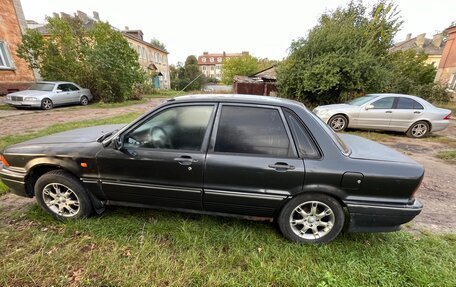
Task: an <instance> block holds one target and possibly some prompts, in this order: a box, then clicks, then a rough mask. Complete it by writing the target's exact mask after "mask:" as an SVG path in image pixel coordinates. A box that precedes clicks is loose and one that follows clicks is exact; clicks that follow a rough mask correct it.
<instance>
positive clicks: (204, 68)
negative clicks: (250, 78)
mask: <svg viewBox="0 0 456 287" xmlns="http://www.w3.org/2000/svg"><path fill="white" fill-rule="evenodd" d="M247 55H249V52H246V51H243V52H242V53H225V52H223V53H209V52H204V53H203V55H201V56H199V57H198V66H199V69H200V71H201V73H202V74H203V75H205V76H206V77H208V78H214V79H217V80H221V79H222V73H223V72H222V66H223V62H224V61H225V60H226V59H229V58H233V57H242V56H247Z"/></svg>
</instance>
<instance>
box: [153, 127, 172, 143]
mask: <svg viewBox="0 0 456 287" xmlns="http://www.w3.org/2000/svg"><path fill="white" fill-rule="evenodd" d="M149 134H150V136H149V139H150V140H149V143H150V144H151V145H152V146H153V147H155V148H170V147H171V141H170V138H169V136H168V133H167V132H166V131H165V129H163V128H162V127H153V128H151V129H150V133H149Z"/></svg>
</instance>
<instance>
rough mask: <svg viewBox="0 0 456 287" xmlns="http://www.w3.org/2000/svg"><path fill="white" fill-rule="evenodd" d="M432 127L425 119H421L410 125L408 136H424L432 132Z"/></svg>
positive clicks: (417, 137)
mask: <svg viewBox="0 0 456 287" xmlns="http://www.w3.org/2000/svg"><path fill="white" fill-rule="evenodd" d="M430 129H431V127H430V126H429V124H428V123H427V122H425V121H419V122H416V123H414V124H413V125H411V126H410V128H409V129H408V131H407V133H406V134H407V136H408V137H411V138H416V139H419V138H424V137H426V136H427V135H428V134H429V132H430Z"/></svg>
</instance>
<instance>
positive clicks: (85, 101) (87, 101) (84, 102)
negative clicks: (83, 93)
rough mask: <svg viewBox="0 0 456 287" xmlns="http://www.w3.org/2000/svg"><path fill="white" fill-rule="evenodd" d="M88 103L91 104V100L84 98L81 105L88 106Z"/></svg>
mask: <svg viewBox="0 0 456 287" xmlns="http://www.w3.org/2000/svg"><path fill="white" fill-rule="evenodd" d="M88 103H89V100H88V99H87V98H86V97H82V99H81V105H83V106H87V104H88Z"/></svg>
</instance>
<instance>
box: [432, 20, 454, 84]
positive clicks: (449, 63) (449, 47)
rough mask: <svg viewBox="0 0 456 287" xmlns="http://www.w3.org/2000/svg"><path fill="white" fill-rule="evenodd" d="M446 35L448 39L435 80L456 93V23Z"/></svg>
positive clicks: (446, 31)
mask: <svg viewBox="0 0 456 287" xmlns="http://www.w3.org/2000/svg"><path fill="white" fill-rule="evenodd" d="M445 33H446V34H447V35H448V37H447V41H446V44H445V49H444V50H443V54H442V59H441V60H440V64H439V68H438V70H437V75H436V76H435V79H436V82H440V83H442V84H444V85H448V88H449V89H450V90H452V91H453V92H456V23H455V24H454V25H452V26H451V27H449V28H448V29H446V30H445Z"/></svg>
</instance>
